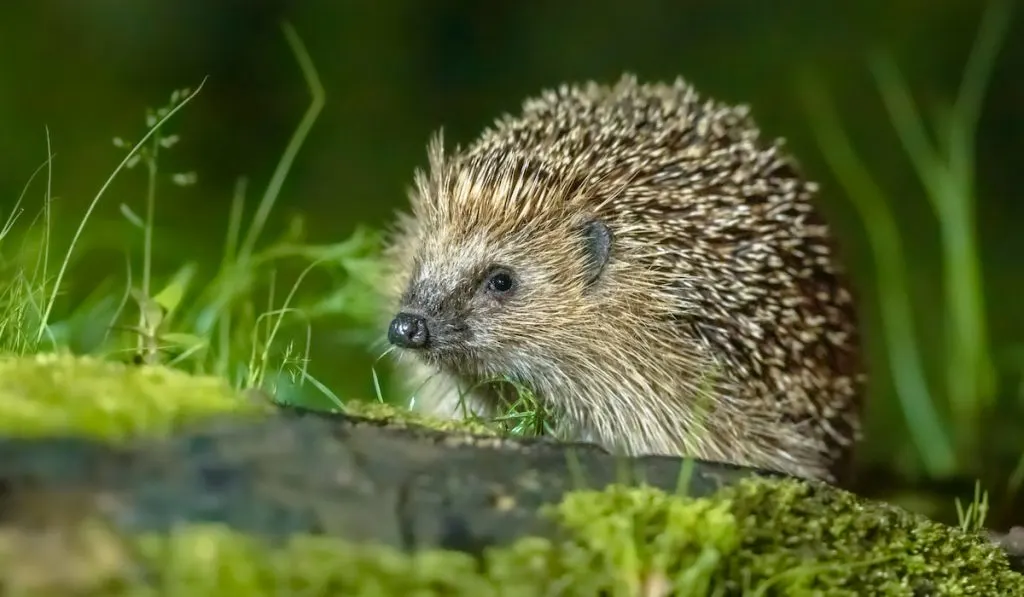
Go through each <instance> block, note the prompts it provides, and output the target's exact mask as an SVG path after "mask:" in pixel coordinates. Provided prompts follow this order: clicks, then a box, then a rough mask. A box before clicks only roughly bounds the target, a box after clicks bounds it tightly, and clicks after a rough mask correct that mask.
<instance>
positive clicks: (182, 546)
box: [0, 481, 1024, 597]
mask: <svg viewBox="0 0 1024 597" xmlns="http://www.w3.org/2000/svg"><path fill="white" fill-rule="evenodd" d="M546 514H547V515H549V516H553V517H554V519H555V520H556V521H557V523H558V529H559V531H558V532H557V533H556V536H555V537H554V538H552V539H541V538H537V537H526V538H523V539H521V540H519V541H518V542H516V543H514V544H513V545H511V546H509V547H505V548H492V549H490V550H488V551H486V552H485V554H484V556H483V557H482V558H480V559H475V558H473V557H471V556H469V555H466V554H462V553H456V552H445V551H423V552H418V553H415V554H409V555H407V554H404V553H401V552H399V551H397V550H394V549H390V548H385V547H380V546H372V545H353V544H350V543H347V542H345V541H342V540H338V539H332V538H327V537H313V536H295V537H292V538H291V539H290V540H289V541H288V542H287V543H286V544H285V545H283V546H280V547H273V548H272V547H268V545H267V544H264V543H262V542H260V541H258V540H256V539H254V538H253V537H250V536H246V535H243V534H239V533H235V532H232V531H231V530H229V529H227V528H226V527H224V526H221V525H183V526H181V527H179V528H177V529H176V530H175V531H174V532H173V533H171V534H169V535H148V536H144V537H140V538H135V539H133V540H131V541H130V547H128V548H125V547H124V546H123V545H122V544H121V543H119V542H118V541H115V540H113V539H112V538H111V537H110V536H109V535H105V534H103V533H100V532H97V531H96V530H95V528H93V530H92V534H91V535H89V536H90V537H92V538H93V541H94V542H99V543H98V545H95V546H93V545H91V544H90V543H89V542H87V541H82V540H80V541H79V542H78V543H77V545H78V546H79V548H78V550H77V553H78V554H79V555H77V556H75V555H73V553H72V551H71V550H67V551H65V552H62V555H63V556H64V557H65V558H72V559H73V558H75V557H80V558H89V559H88V560H87V561H88V562H90V563H91V562H93V560H95V559H96V554H97V553H102V554H107V555H106V556H105V557H104V558H102V563H103V566H97V565H90V566H84V565H75V562H73V561H69V562H58V561H56V560H55V558H54V554H53V553H49V554H46V555H45V558H46V564H47V566H56V567H57V568H59V569H61V570H88V571H91V574H86V573H79V574H78V575H77V576H74V577H73V578H74V579H77V580H78V581H79V584H77V585H76V586H75V587H76V589H77V593H76V594H80V595H82V596H83V597H90V596H92V595H96V596H98V595H109V596H110V597H142V596H147V597H148V596H150V595H155V594H160V595H182V596H185V595H188V596H190V597H213V596H214V595H216V596H224V597H230V596H234V595H246V596H252V597H260V596H264V595H266V596H270V595H282V594H289V595H290V594H296V595H300V594H301V595H305V596H308V597H319V596H324V597H326V596H328V595H346V596H352V597H362V596H367V597H369V596H382V597H387V596H403V597H404V596H406V595H422V596H428V595H437V596H442V595H444V596H450V597H462V596H465V597H487V596H495V597H497V596H499V595H502V596H519V595H522V596H524V597H526V596H533V595H563V596H566V597H568V596H580V597H582V596H585V595H613V596H618V595H622V596H642V595H643V596H646V595H679V596H688V595H692V596H698V595H793V596H808V597H809V596H811V595H907V596H910V595H1001V596H1014V595H1024V577H1022V576H1020V575H1017V574H1016V573H1013V572H1011V571H1010V570H1009V569H1008V567H1007V564H1006V561H1005V558H1003V556H1002V555H1001V553H1000V552H999V551H998V550H997V549H996V548H995V547H994V546H992V545H990V544H988V543H987V542H986V541H985V540H984V539H982V538H981V537H978V536H973V535H968V534H965V533H963V532H961V531H959V530H958V529H954V528H947V527H942V526H939V525H937V524H934V523H930V522H928V521H925V520H922V519H920V518H918V517H915V516H911V515H908V514H906V513H903V512H901V511H899V510H896V509H894V508H891V507H887V506H877V507H876V506H875V505H865V504H863V503H861V502H859V501H857V500H855V499H854V498H852V497H849V496H846V494H843V493H840V492H837V491H834V490H830V489H828V488H818V487H816V486H813V485H808V484H804V483H800V482H794V481H781V482H779V481H751V482H743V483H741V484H740V485H738V486H736V487H733V488H729V489H726V490H723V491H721V492H720V493H719V494H718V495H716V496H713V497H711V498H701V499H694V498H685V497H675V496H671V495H669V494H666V493H664V492H661V491H658V490H655V489H651V488H627V487H621V486H613V487H609V488H608V489H606V490H604V491H581V492H575V493H571V494H568V495H567V496H566V497H565V499H564V501H563V502H562V503H561V504H559V505H557V506H553V507H550V508H548V509H547V512H546ZM20 541H21V542H20V543H19V545H22V544H24V539H21V540H20ZM0 546H2V542H0ZM112 546H113V547H112ZM2 553H3V551H2V550H0V554H2ZM18 553H19V555H20V558H19V559H18V564H19V565H20V566H22V567H24V568H25V569H26V570H35V569H37V568H38V567H33V566H32V565H31V563H30V562H26V556H25V550H19V552H18ZM38 557H40V558H42V557H44V556H43V554H42V553H40V554H39V555H38ZM14 572H16V571H13V570H11V569H9V568H6V566H5V565H4V561H3V560H2V559H0V577H2V578H8V579H13V580H18V579H27V580H25V581H24V583H23V584H22V586H27V585H29V584H31V583H29V581H33V583H34V584H32V586H34V587H35V588H36V592H34V593H33V594H35V595H47V594H54V595H56V594H58V593H56V592H53V591H55V590H56V589H54V588H50V587H47V586H41V585H40V584H39V579H40V576H39V575H29V574H24V573H23V574H17V573H14ZM142 578H146V579H147V580H148V583H149V584H148V585H145V586H144V583H142V582H140V579H142ZM60 579H61V580H62V582H63V584H62V586H61V587H60V589H61V590H67V589H68V588H69V585H68V579H67V575H64V576H61V577H60ZM8 582H9V583H12V582H13V581H8ZM50 582H51V583H53V582H56V581H55V580H52V579H51V581H50ZM8 587H9V588H12V589H13V588H17V587H16V586H15V584H9V585H8ZM48 588H50V592H47V589H48ZM8 594H17V592H11V593H8ZM61 594H64V593H61Z"/></svg>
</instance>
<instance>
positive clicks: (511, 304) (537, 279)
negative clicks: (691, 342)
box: [388, 220, 612, 378]
mask: <svg viewBox="0 0 1024 597" xmlns="http://www.w3.org/2000/svg"><path fill="white" fill-rule="evenodd" d="M447 232H448V231H445V230H439V229H434V230H421V233H420V234H419V235H418V238H417V239H416V241H415V243H416V246H415V249H414V251H413V254H415V256H416V257H415V259H414V262H413V264H412V268H411V272H410V273H409V276H408V280H407V282H406V285H405V286H404V292H403V294H402V296H401V299H400V305H399V306H398V310H397V313H396V314H395V316H394V318H393V319H392V321H391V323H390V325H389V327H388V340H389V342H390V343H391V344H392V345H394V346H397V347H399V348H402V349H406V350H411V351H415V352H416V353H418V354H420V355H421V356H422V357H423V358H424V360H426V361H427V362H428V363H431V364H433V365H437V366H440V367H443V368H446V369H449V370H452V371H456V372H459V373H463V374H469V375H475V376H493V375H503V374H504V375H512V376H514V377H519V378H523V377H528V371H529V370H531V369H533V368H535V367H536V363H537V362H539V361H542V360H543V359H544V353H545V352H548V351H550V350H551V349H552V348H553V347H549V346H547V344H550V343H551V341H556V342H558V343H559V344H561V345H562V346H560V347H559V348H561V349H562V350H564V348H565V347H564V343H565V341H566V339H565V338H564V333H559V331H558V330H552V329H551V328H552V326H551V325H550V322H551V321H552V320H553V319H555V320H558V321H560V322H567V321H568V322H571V321H572V312H573V311H581V310H582V309H583V308H584V304H585V303H586V294H587V293H588V292H589V290H590V288H591V286H592V284H593V283H594V282H595V281H596V280H597V279H598V278H599V277H600V275H601V273H602V271H603V270H604V267H605V264H606V263H607V261H608V258H609V254H610V250H611V242H612V238H611V233H610V231H609V229H608V228H607V226H605V225H604V224H603V223H601V222H599V221H596V220H590V221H587V222H585V223H584V225H582V226H581V225H580V224H579V223H565V224H564V225H559V226H553V227H552V226H548V227H546V228H544V229H542V230H541V229H522V230H519V231H515V232H512V233H508V232H505V233H503V234H500V235H496V234H493V233H491V232H490V231H483V230H481V231H470V232H469V233H466V234H461V235H458V236H455V235H452V234H448V233H447ZM453 238H459V239H460V240H458V241H457V242H452V239H453ZM442 239H443V241H442ZM590 315H591V316H592V313H590ZM564 331H567V330H562V332H564ZM553 332H555V333H556V335H557V336H558V338H555V339H553V338H552V333H553Z"/></svg>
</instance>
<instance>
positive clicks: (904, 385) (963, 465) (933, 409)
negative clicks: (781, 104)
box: [804, 0, 1024, 493]
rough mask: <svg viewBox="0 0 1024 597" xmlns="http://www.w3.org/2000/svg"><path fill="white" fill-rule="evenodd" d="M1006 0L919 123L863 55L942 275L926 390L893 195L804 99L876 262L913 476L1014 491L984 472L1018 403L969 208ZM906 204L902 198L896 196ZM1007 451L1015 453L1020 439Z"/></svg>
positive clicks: (819, 100) (907, 101) (888, 71)
mask: <svg viewBox="0 0 1024 597" xmlns="http://www.w3.org/2000/svg"><path fill="white" fill-rule="evenodd" d="M1011 7H1012V3H1011V2H1008V1H1005V0H997V1H995V2H993V3H991V4H990V6H989V7H988V9H987V10H986V12H985V14H984V17H983V20H982V22H981V25H980V31H979V33H978V36H977V39H976V43H975V45H974V47H973V49H972V51H971V53H970V56H969V58H968V60H967V65H966V68H965V72H964V75H963V79H962V83H961V87H960V89H959V92H958V94H957V96H956V97H955V98H954V100H953V101H952V102H951V104H950V105H944V106H939V107H938V109H936V110H933V113H934V114H937V116H936V117H935V118H934V119H932V120H931V121H930V122H929V121H927V120H926V119H925V118H924V117H923V116H922V115H921V113H920V112H919V110H918V108H917V107H916V106H915V103H914V100H913V98H912V96H911V92H910V90H909V88H908V85H907V83H906V82H905V81H904V79H903V77H902V75H901V74H900V71H899V69H898V68H897V66H896V64H895V62H894V61H893V59H892V58H891V57H890V56H889V55H887V54H884V53H881V52H879V53H876V54H874V55H872V56H871V58H870V60H869V67H870V71H871V73H872V75H873V77H874V79H875V81H876V83H877V86H878V90H879V96H880V99H881V102H882V105H883V106H884V108H885V110H886V113H887V114H888V116H889V118H890V120H891V123H892V126H893V129H894V130H895V133H896V135H897V138H898V139H899V141H900V143H901V145H902V148H903V150H904V151H905V152H906V154H907V156H908V158H909V161H910V164H911V165H912V167H913V171H914V173H915V174H916V176H917V178H918V180H919V182H920V185H921V189H922V193H921V194H922V198H923V199H924V200H925V201H927V202H928V204H929V205H930V206H931V208H932V211H933V212H934V215H935V223H936V225H937V228H938V231H939V237H940V240H941V243H940V252H941V262H942V276H943V289H944V291H943V296H942V298H941V300H942V305H943V308H944V318H943V321H942V322H941V329H942V332H943V336H944V338H943V339H944V341H943V345H944V349H945V354H944V355H943V357H942V358H941V359H940V362H939V365H938V367H939V368H940V370H941V374H942V378H941V381H940V382H939V383H935V384H929V382H928V376H927V371H926V363H925V359H924V357H923V347H922V346H921V344H920V338H919V336H918V335H917V331H916V330H915V325H916V323H918V322H916V321H915V306H914V305H915V303H914V300H913V299H912V297H911V291H910V282H909V280H908V276H907V272H908V271H909V269H908V264H907V263H906V259H905V252H904V248H903V244H904V242H903V239H902V237H901V234H900V232H901V230H900V227H899V226H898V224H897V223H896V219H895V217H894V215H893V214H892V213H891V211H890V209H889V206H890V205H893V204H894V201H895V200H896V197H895V196H894V194H889V193H887V192H886V191H885V189H883V188H882V187H881V186H880V185H879V183H878V182H877V181H876V180H875V177H873V176H872V174H871V172H870V171H869V168H868V167H867V166H866V165H865V164H864V162H863V161H862V160H861V158H860V157H859V156H858V155H857V152H856V150H855V149H854V147H853V146H852V143H851V141H850V139H849V138H848V136H847V135H846V133H845V132H844V130H843V128H842V126H841V124H840V122H839V118H838V116H837V115H836V113H835V110H834V109H833V108H832V106H831V105H830V102H829V100H828V99H827V97H826V94H825V93H824V92H823V91H822V89H821V88H820V87H819V86H818V85H817V84H815V83H813V82H808V84H807V85H806V86H805V89H804V91H805V94H804V99H805V100H806V105H807V108H808V114H809V115H810V117H811V120H812V122H813V123H814V130H815V133H816V135H817V139H818V142H819V147H820V149H821V152H822V154H823V156H824V158H825V160H826V162H827V163H828V165H829V166H830V168H831V169H832V171H833V172H834V174H835V177H836V179H837V180H838V181H839V183H840V185H841V186H842V191H843V192H844V193H845V194H846V196H847V197H848V198H849V200H850V201H851V203H852V204H853V206H854V207H855V208H856V210H857V211H858V213H859V214H860V216H861V219H862V224H863V228H864V230H865V232H866V236H867V240H868V245H869V247H870V250H871V253H872V256H873V257H874V265H875V271H874V275H875V276H876V278H877V286H878V287H879V288H880V291H879V295H878V296H877V301H878V306H879V313H880V318H881V326H880V327H881V335H882V343H883V344H884V347H885V353H886V355H887V357H888V360H889V363H888V365H889V367H888V368H889V371H890V373H891V375H892V381H893V385H894V388H895V394H896V396H897V397H898V400H899V404H900V407H901V409H902V412H903V425H902V428H903V429H905V430H906V434H907V436H908V437H909V438H910V441H911V442H912V444H913V448H914V455H915V456H914V462H912V463H911V467H910V468H911V469H912V470H920V471H922V472H923V473H924V474H925V475H927V476H929V477H931V478H950V477H958V476H961V477H962V476H966V477H976V476H981V475H986V479H987V480H988V481H991V480H992V479H993V477H1000V476H1001V477H1002V478H1001V479H1000V481H1001V482H1006V479H1007V477H1010V482H1009V484H1008V485H1009V489H1010V490H1011V493H1015V492H1016V491H1017V489H1019V484H1020V479H1021V477H1024V458H1022V460H1021V465H1020V467H1019V471H1020V472H1018V473H1017V474H1015V475H1010V474H1009V473H1008V472H1007V471H999V472H995V474H993V471H991V470H985V467H984V465H985V464H986V461H987V460H990V458H989V457H987V456H986V452H985V449H986V446H985V439H986V438H985V431H986V427H987V425H989V424H990V423H991V422H992V421H994V420H996V418H997V417H998V416H1000V413H1003V412H1006V409H1008V408H1009V407H1010V405H1011V404H1012V402H1013V401H1015V400H1017V399H1018V396H1017V394H1018V392H1017V391H1016V389H1014V388H1010V387H1000V386H999V385H998V382H997V380H999V379H1001V378H1005V377H1006V375H999V374H1000V373H1002V374H1005V373H1007V372H1006V371H997V364H996V362H995V360H994V358H993V347H992V345H991V342H990V340H989V333H988V326H989V322H988V318H987V314H986V312H985V300H984V289H983V271H982V265H981V260H980V258H979V249H978V240H977V230H976V225H975V209H976V204H977V200H978V196H977V195H978V190H977V189H978V184H977V180H976V178H977V177H976V163H975V162H976V156H975V137H976V129H977V126H978V121H979V119H980V114H981V109H982V103H983V99H984V93H985V89H986V87H987V85H988V79H989V77H990V74H991V72H992V70H993V68H994V65H995V62H996V59H997V55H998V50H999V47H1000V45H1001V43H1002V42H1003V40H1004V38H1005V37H1006V33H1007V28H1008V25H1009V23H1010V16H1011ZM900 199H901V200H906V199H907V197H901V198H900ZM1017 443H1018V446H1017V452H1018V454H1024V443H1022V442H1020V440H1018V442H1017Z"/></svg>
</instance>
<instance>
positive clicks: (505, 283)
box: [484, 267, 516, 295]
mask: <svg viewBox="0 0 1024 597" xmlns="http://www.w3.org/2000/svg"><path fill="white" fill-rule="evenodd" d="M515 286H516V279H515V276H513V275H512V272H511V271H510V270H508V269H506V268H503V267H497V268H494V269H493V270H491V271H490V272H488V273H487V279H486V281H485V282H484V288H486V289H487V292H490V293H491V294H499V295H504V294H508V293H509V292H512V290H513V289H515Z"/></svg>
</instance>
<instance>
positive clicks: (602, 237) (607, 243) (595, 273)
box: [581, 220, 612, 286]
mask: <svg viewBox="0 0 1024 597" xmlns="http://www.w3.org/2000/svg"><path fill="white" fill-rule="evenodd" d="M581 232H582V235H583V242H584V247H585V254H586V265H585V267H586V270H585V271H584V272H583V279H584V281H585V282H586V285H587V286H590V285H591V284H593V283H594V282H596V281H597V279H598V278H600V277H601V272H603V271H604V267H605V266H606V265H608V258H609V256H610V255H611V252H612V231H611V229H610V228H608V225H607V224H605V223H604V222H602V221H601V220H587V221H586V222H584V223H583V226H582V230H581Z"/></svg>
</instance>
